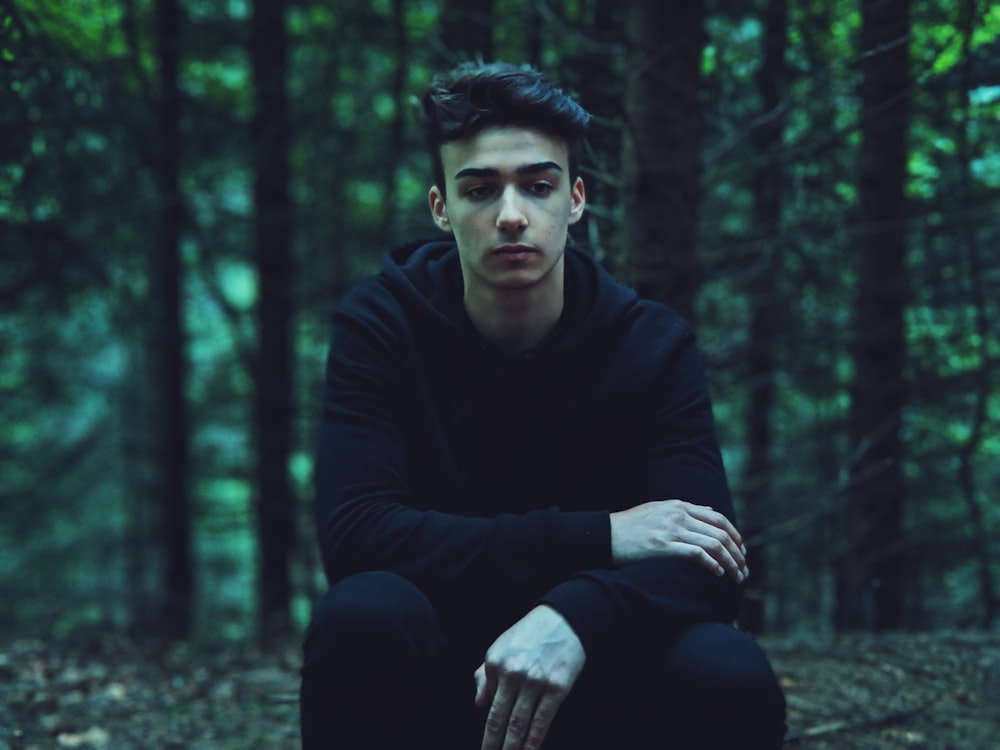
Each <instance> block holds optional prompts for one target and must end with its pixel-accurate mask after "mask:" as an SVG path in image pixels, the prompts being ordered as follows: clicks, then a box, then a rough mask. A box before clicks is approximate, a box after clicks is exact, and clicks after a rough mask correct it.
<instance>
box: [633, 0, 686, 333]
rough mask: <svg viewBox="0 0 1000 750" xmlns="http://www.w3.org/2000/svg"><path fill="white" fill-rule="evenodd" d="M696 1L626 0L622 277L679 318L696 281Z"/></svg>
mask: <svg viewBox="0 0 1000 750" xmlns="http://www.w3.org/2000/svg"><path fill="white" fill-rule="evenodd" d="M704 19H705V4H704V0H695V1H693V2H686V3H664V2H661V1H660V0H630V1H629V2H628V4H627V7H626V11H625V38H626V43H627V45H628V52H627V55H628V57H627V71H626V76H625V92H624V102H623V110H624V118H625V132H624V137H623V147H622V208H623V226H622V246H623V251H624V255H625V258H626V267H625V272H624V274H623V275H624V277H625V279H626V280H627V281H629V282H630V283H631V284H632V285H633V286H634V287H635V288H636V290H637V291H638V292H639V294H640V295H642V296H643V297H646V298H650V299H656V300H659V301H661V302H664V303H666V304H668V305H670V306H671V307H673V308H674V309H675V310H677V311H678V312H679V313H680V314H681V315H684V316H685V317H686V318H688V319H689V320H693V319H694V299H695V293H696V290H697V287H698V284H699V267H698V262H697V260H696V257H695V247H694V244H695V227H696V222H697V215H698V204H699V202H700V199H701V187H700V179H701V163H700V159H699V153H698V151H699V140H700V138H699V135H700V129H701V122H700V109H699V104H698V90H699V86H700V82H701V55H702V49H703V46H704V40H705V36H704V32H703V28H702V26H703V23H704Z"/></svg>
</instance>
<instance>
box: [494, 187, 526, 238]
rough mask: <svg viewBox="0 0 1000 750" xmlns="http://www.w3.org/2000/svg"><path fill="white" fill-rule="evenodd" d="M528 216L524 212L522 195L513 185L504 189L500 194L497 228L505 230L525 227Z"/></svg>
mask: <svg viewBox="0 0 1000 750" xmlns="http://www.w3.org/2000/svg"><path fill="white" fill-rule="evenodd" d="M527 225H528V217H527V216H525V214H524V205H523V203H522V197H521V195H520V194H519V192H518V190H517V188H516V187H515V186H513V185H511V186H509V187H507V188H505V189H504V191H503V194H502V195H501V196H500V213H499V214H497V228H498V229H501V230H505V231H510V230H520V229H524V228H525V227H526V226H527Z"/></svg>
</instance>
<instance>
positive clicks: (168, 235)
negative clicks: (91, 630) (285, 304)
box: [154, 0, 194, 638]
mask: <svg viewBox="0 0 1000 750" xmlns="http://www.w3.org/2000/svg"><path fill="white" fill-rule="evenodd" d="M156 46H157V58H158V60H159V113H158V122H159V134H160V148H159V163H158V165H157V166H158V173H159V200H160V226H159V240H160V241H159V268H158V272H157V273H156V274H154V277H155V279H156V281H155V287H156V289H157V291H158V296H159V299H158V308H159V312H160V317H161V320H162V330H161V334H160V337H159V339H160V340H159V351H160V356H161V357H162V362H161V366H160V368H159V373H160V378H161V382H160V388H159V402H160V419H161V420H162V424H163V431H162V433H161V449H162V458H161V467H160V471H161V472H162V474H161V475H162V493H161V495H160V503H161V507H162V511H163V518H164V522H165V530H166V533H165V539H166V579H167V580H166V592H165V602H164V606H165V611H164V614H163V620H162V622H163V627H164V628H165V630H166V634H167V635H169V636H170V637H173V638H186V637H187V636H188V635H189V634H190V631H191V624H192V623H191V616H192V599H193V595H194V570H193V563H192V556H191V501H190V496H189V488H188V484H189V481H188V480H189V464H190V462H189V450H188V425H187V404H186V401H185V381H186V370H187V367H186V361H185V351H186V349H185V336H184V329H183V323H182V321H183V316H182V310H181V286H182V285H181V254H180V253H181V251H180V239H181V226H182V223H183V219H184V206H183V203H182V199H181V191H180V180H179V172H180V159H181V136H180V117H181V111H180V106H181V96H180V86H179V85H178V78H177V75H178V69H179V66H180V52H181V49H180V5H179V2H178V0H157V2H156Z"/></svg>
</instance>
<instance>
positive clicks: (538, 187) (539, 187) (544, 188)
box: [528, 182, 555, 195]
mask: <svg viewBox="0 0 1000 750" xmlns="http://www.w3.org/2000/svg"><path fill="white" fill-rule="evenodd" d="M553 190H555V187H554V186H553V185H552V184H550V183H548V182H533V183H531V184H530V185H529V186H528V192H529V193H531V194H532V195H548V194H549V193H551V192H552V191H553Z"/></svg>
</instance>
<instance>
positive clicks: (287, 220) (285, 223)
mask: <svg viewBox="0 0 1000 750" xmlns="http://www.w3.org/2000/svg"><path fill="white" fill-rule="evenodd" d="M285 8H286V6H285V0H255V2H254V6H253V19H252V22H251V37H250V58H251V64H252V67H253V82H254V116H253V123H252V138H253V158H254V168H255V173H256V177H255V181H254V210H255V213H254V248H255V253H256V259H257V270H258V274H259V278H260V300H259V303H258V308H257V320H258V332H259V336H260V344H259V349H258V352H259V359H258V361H257V366H256V376H257V377H256V443H257V472H258V474H257V493H258V494H257V524H258V528H257V533H258V540H259V545H260V552H259V554H260V561H259V564H260V568H259V579H258V594H259V601H258V607H259V610H258V611H259V618H260V619H259V637H260V639H261V641H262V643H263V644H265V645H267V644H270V643H272V642H274V641H275V640H277V639H279V638H281V637H284V636H288V635H291V633H292V621H291V575H290V570H289V562H290V561H289V556H290V553H291V547H292V542H293V537H294V534H293V529H294V522H293V509H294V502H293V493H292V486H291V479H290V476H289V471H288V461H289V457H290V454H291V447H292V424H293V420H292V356H293V355H292V349H293V347H292V314H293V308H292V202H291V194H290V188H289V182H290V168H289V148H290V141H291V133H290V123H289V115H288V94H287V91H286V75H287V74H286V70H287V56H288V55H287V32H286V28H285Z"/></svg>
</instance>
